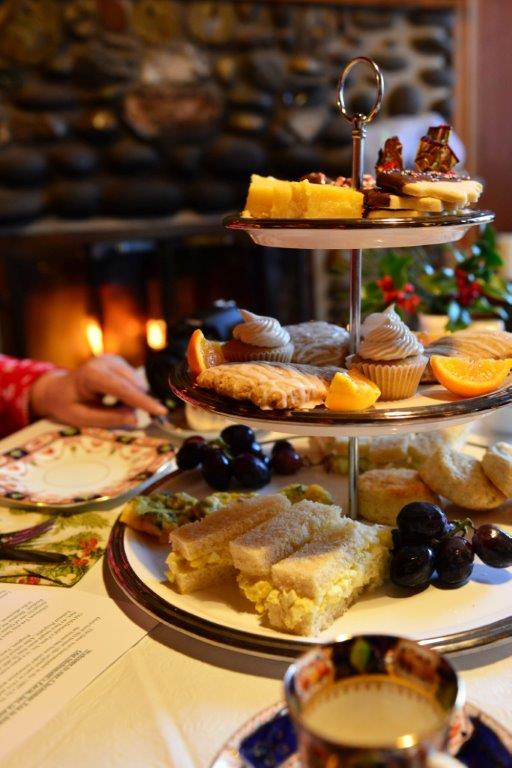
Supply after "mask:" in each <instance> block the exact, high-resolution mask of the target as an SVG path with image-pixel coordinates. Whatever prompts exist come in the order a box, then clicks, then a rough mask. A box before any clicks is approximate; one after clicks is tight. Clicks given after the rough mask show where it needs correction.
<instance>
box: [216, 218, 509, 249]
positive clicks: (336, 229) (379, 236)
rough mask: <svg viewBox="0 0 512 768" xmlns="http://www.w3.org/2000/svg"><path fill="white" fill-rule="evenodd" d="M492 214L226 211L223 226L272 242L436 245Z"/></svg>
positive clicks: (281, 245)
mask: <svg viewBox="0 0 512 768" xmlns="http://www.w3.org/2000/svg"><path fill="white" fill-rule="evenodd" d="M493 220H494V213H493V212H492V211H477V210H471V209H467V210H465V211H462V212H460V213H457V214H439V215H430V216H418V217H417V218H400V219H399V218H393V217H392V216H390V217H389V218H387V219H250V218H244V217H242V216H239V215H236V216H228V217H227V218H226V219H225V220H224V226H225V227H226V228H227V229H231V230H239V231H241V232H247V234H248V235H250V237H251V238H252V239H253V240H254V242H255V243H257V244H258V245H266V246H270V247H273V248H302V249H306V250H315V249H327V250H328V249H336V248H344V249H353V248H403V247H407V246H413V245H439V244H442V243H453V242H455V241H456V240H460V238H461V237H463V235H465V234H466V232H467V231H468V229H470V228H471V227H473V226H474V225H475V224H488V223H489V222H491V221H493Z"/></svg>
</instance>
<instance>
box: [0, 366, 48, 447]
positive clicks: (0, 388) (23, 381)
mask: <svg viewBox="0 0 512 768" xmlns="http://www.w3.org/2000/svg"><path fill="white" fill-rule="evenodd" d="M54 368H55V366H54V365H52V364H51V363H42V362H38V361H34V360H18V359H17V358H15V357H7V355H0V437H5V436H6V435H9V434H11V432H16V430H17V429H21V428H22V427H26V426H27V424H28V423H29V418H30V417H29V395H30V388H31V387H32V384H33V383H34V381H35V380H36V379H38V378H39V376H41V375H42V374H43V373H46V372H47V371H51V370H53V369H54Z"/></svg>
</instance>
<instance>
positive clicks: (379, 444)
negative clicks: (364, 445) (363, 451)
mask: <svg viewBox="0 0 512 768" xmlns="http://www.w3.org/2000/svg"><path fill="white" fill-rule="evenodd" d="M410 437H411V436H410V435H388V436H385V437H374V438H372V439H371V440H370V443H369V448H368V460H369V464H370V466H371V467H375V468H376V469H378V468H380V467H390V466H391V467H407V465H408V463H409V453H408V448H409V440H410Z"/></svg>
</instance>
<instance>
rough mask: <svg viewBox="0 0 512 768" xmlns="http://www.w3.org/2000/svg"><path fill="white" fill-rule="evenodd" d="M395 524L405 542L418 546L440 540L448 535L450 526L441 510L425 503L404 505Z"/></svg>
mask: <svg viewBox="0 0 512 768" xmlns="http://www.w3.org/2000/svg"><path fill="white" fill-rule="evenodd" d="M396 523H397V525H398V528H399V529H400V531H401V532H402V533H403V534H404V537H405V538H406V539H407V540H409V541H415V542H416V543H418V544H421V543H425V544H428V543H429V542H430V541H432V539H440V538H441V537H442V536H444V535H445V534H446V533H448V530H449V525H450V524H449V522H448V518H447V517H446V515H445V513H444V512H443V510H442V509H441V508H440V507H437V506H436V505H435V504H429V503H428V502H426V501H412V502H411V503H410V504H406V505H405V507H402V509H401V510H400V512H399V513H398V517H397V518H396Z"/></svg>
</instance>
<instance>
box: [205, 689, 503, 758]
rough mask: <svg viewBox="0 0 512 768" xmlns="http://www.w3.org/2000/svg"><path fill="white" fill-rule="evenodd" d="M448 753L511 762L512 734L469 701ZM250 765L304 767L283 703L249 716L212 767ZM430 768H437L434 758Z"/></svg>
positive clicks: (461, 756)
mask: <svg viewBox="0 0 512 768" xmlns="http://www.w3.org/2000/svg"><path fill="white" fill-rule="evenodd" d="M448 753H449V754H450V755H452V756H454V757H456V758H457V760H459V761H460V763H461V765H463V766H471V768H491V765H494V766H499V765H503V766H505V765H511V764H512V734H510V732H509V731H507V730H506V729H505V728H504V727H503V726H502V725H500V723H498V722H497V721H496V720H494V719H493V718H492V717H489V715H487V714H485V713H484V712H482V711H481V710H479V709H478V708H477V707H475V706H474V705H472V704H467V705H466V707H465V708H464V713H463V714H462V715H461V716H460V717H459V719H458V721H457V722H456V723H455V725H454V728H453V729H452V734H451V737H450V743H449V746H448ZM244 757H245V758H248V759H245V760H244ZM248 766H252V768H267V766H272V768H301V762H300V759H299V756H298V755H297V752H296V738H295V734H294V732H293V728H292V724H291V721H290V718H289V716H288V712H287V710H286V707H284V706H283V704H282V703H280V704H274V705H273V706H271V707H267V709H264V710H263V711H262V712H259V713H258V714H257V715H255V716H254V717H252V718H251V719H250V720H248V721H247V722H246V723H245V724H244V725H243V726H242V727H241V728H240V729H239V730H238V731H237V732H236V733H235V734H233V736H232V737H231V738H230V739H229V741H228V742H227V743H226V744H225V745H224V747H223V748H222V750H221V752H220V753H219V754H218V755H217V757H216V758H215V760H214V761H213V763H212V764H211V766H210V768H247V767H248ZM430 768H437V766H436V763H435V762H434V761H432V765H431V766H430ZM439 768H441V767H440V766H439Z"/></svg>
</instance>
